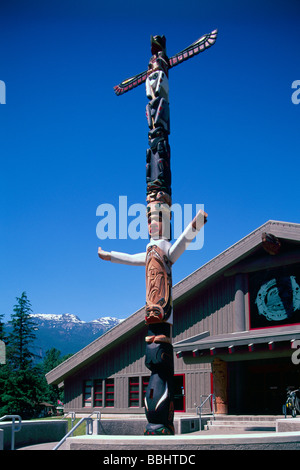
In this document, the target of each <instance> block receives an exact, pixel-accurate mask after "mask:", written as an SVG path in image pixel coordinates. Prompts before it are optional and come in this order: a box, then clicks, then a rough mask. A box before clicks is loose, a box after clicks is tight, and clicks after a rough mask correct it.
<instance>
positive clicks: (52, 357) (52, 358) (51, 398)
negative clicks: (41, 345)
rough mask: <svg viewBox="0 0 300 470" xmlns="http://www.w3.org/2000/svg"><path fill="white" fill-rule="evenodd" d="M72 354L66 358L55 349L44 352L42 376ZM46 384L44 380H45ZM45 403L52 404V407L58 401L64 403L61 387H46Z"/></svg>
mask: <svg viewBox="0 0 300 470" xmlns="http://www.w3.org/2000/svg"><path fill="white" fill-rule="evenodd" d="M71 356H72V354H68V355H67V356H63V357H62V356H61V352H60V351H59V350H58V349H56V348H51V349H49V350H47V351H46V354H45V359H44V361H43V374H44V375H45V374H47V372H49V371H50V370H52V369H54V368H55V367H57V366H58V365H59V364H61V363H62V362H63V361H65V360H66V359H68V358H69V357H71ZM45 382H46V379H45ZM45 399H46V401H48V402H50V403H52V405H57V404H58V401H60V402H62V403H63V402H64V389H63V387H61V388H59V387H58V385H48V384H47V387H46V393H45Z"/></svg>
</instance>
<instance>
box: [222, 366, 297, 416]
mask: <svg viewBox="0 0 300 470" xmlns="http://www.w3.org/2000/svg"><path fill="white" fill-rule="evenodd" d="M288 386H294V387H296V388H299V387H300V368H299V366H295V365H294V364H293V363H292V362H291V359H290V358H277V359H263V360H256V361H242V362H231V363H228V413H229V414H266V415H268V414H270V415H280V414H282V405H283V404H284V403H285V400H286V389H287V387H288Z"/></svg>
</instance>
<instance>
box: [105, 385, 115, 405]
mask: <svg viewBox="0 0 300 470" xmlns="http://www.w3.org/2000/svg"><path fill="white" fill-rule="evenodd" d="M114 404H115V381H114V379H106V381H105V406H106V407H113V406H114Z"/></svg>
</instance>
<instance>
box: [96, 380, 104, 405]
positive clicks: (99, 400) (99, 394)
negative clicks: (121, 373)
mask: <svg viewBox="0 0 300 470" xmlns="http://www.w3.org/2000/svg"><path fill="white" fill-rule="evenodd" d="M94 406H95V407H100V406H103V380H102V379H97V380H95V382H94Z"/></svg>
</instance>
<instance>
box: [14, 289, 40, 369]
mask: <svg viewBox="0 0 300 470" xmlns="http://www.w3.org/2000/svg"><path fill="white" fill-rule="evenodd" d="M13 311H14V313H13V314H12V316H11V318H12V319H11V321H10V322H9V324H10V325H11V326H12V332H11V333H10V334H9V336H8V358H9V362H10V365H11V367H12V368H13V369H14V370H26V369H27V368H28V367H29V366H30V365H31V364H32V359H33V356H34V355H33V353H32V351H30V347H31V346H32V345H33V341H34V340H35V338H36V335H35V333H34V329H36V324H35V322H34V320H32V318H31V317H30V313H31V312H32V309H31V304H30V301H29V300H28V298H27V295H26V292H23V293H22V295H21V297H17V304H16V305H15V306H14V309H13Z"/></svg>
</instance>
